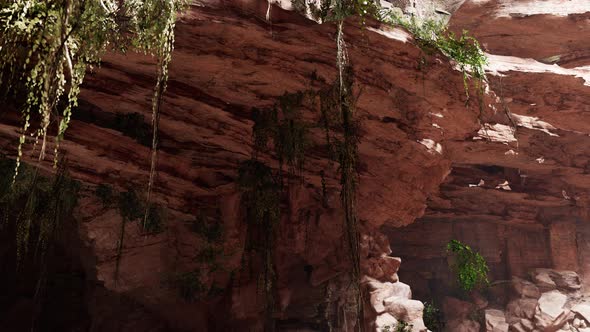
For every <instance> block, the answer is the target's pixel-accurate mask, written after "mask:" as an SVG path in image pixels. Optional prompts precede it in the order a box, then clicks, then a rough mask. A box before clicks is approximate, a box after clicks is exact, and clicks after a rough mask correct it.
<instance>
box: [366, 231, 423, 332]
mask: <svg viewBox="0 0 590 332" xmlns="http://www.w3.org/2000/svg"><path fill="white" fill-rule="evenodd" d="M389 254H391V248H390V247H389V241H388V240H387V238H386V237H385V236H384V235H382V234H374V235H364V236H363V238H362V241H361V257H362V258H363V259H362V260H361V270H362V271H363V274H364V276H363V279H362V282H361V284H362V288H363V293H364V294H365V299H366V301H367V306H366V308H367V309H368V310H367V311H368V312H367V313H366V320H365V321H366V322H368V325H369V326H370V328H371V329H373V330H374V331H376V332H382V331H387V329H389V331H395V328H396V327H397V326H398V324H400V323H401V322H405V323H408V324H409V325H411V331H412V332H426V331H427V329H426V326H425V325H424V321H423V320H422V312H423V310H424V304H423V303H422V302H420V301H417V300H412V290H411V289H410V286H408V285H407V284H404V283H402V282H400V281H399V280H398V276H397V271H398V269H399V266H400V264H401V259H400V258H398V257H391V256H389Z"/></svg>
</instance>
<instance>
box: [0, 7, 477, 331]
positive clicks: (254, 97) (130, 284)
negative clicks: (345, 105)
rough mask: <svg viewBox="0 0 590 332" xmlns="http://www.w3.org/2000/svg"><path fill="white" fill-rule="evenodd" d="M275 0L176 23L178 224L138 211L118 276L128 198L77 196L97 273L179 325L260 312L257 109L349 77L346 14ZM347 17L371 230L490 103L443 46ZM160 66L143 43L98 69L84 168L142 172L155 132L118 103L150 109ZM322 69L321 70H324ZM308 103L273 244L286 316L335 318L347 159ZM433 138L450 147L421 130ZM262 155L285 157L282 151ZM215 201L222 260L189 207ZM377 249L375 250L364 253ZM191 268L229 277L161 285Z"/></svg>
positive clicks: (92, 81)
mask: <svg viewBox="0 0 590 332" xmlns="http://www.w3.org/2000/svg"><path fill="white" fill-rule="evenodd" d="M265 11H266V3H263V2H258V1H256V2H241V3H237V4H232V3H226V2H222V3H209V4H207V5H206V6H194V7H192V8H191V10H190V12H189V13H187V14H186V15H185V16H183V18H182V20H181V22H180V23H179V24H178V26H177V33H176V35H177V38H176V49H175V52H174V55H173V59H174V60H173V63H172V66H171V72H170V80H169V87H168V91H167V93H166V96H165V99H164V104H163V111H162V114H161V124H160V130H161V147H160V152H159V161H158V176H157V180H156V182H155V187H154V189H155V201H156V202H157V203H158V204H160V205H163V206H166V207H167V208H168V209H170V211H168V215H167V218H166V222H165V225H166V230H165V232H163V233H161V234H159V235H155V236H147V237H146V236H145V235H142V233H141V231H140V229H139V227H138V225H137V224H135V223H130V224H127V225H126V226H125V227H126V235H125V238H124V248H123V255H122V257H121V262H120V270H119V278H118V281H117V282H115V280H114V279H113V275H114V270H115V264H116V263H115V262H116V259H115V257H116V248H117V243H118V236H119V229H120V225H121V222H122V221H121V217H120V216H119V214H118V212H117V211H116V209H114V208H110V209H105V208H103V207H102V205H101V203H100V202H99V200H98V198H97V197H95V196H94V195H93V193H92V191H93V189H92V187H89V188H88V189H87V190H86V191H85V195H84V198H83V199H82V202H81V205H80V208H79V211H78V219H79V220H81V221H82V223H81V227H80V235H81V237H82V238H83V239H84V240H85V244H86V245H87V246H88V247H90V248H91V250H92V252H93V254H94V255H95V256H96V260H97V261H96V266H95V267H94V268H95V269H96V275H97V279H98V280H99V281H100V282H103V283H104V285H105V287H106V288H107V289H109V290H112V291H115V292H117V293H119V294H123V295H125V296H127V297H129V298H131V299H132V300H133V301H135V302H137V303H139V304H141V305H142V306H145V307H146V308H147V309H148V310H149V311H150V312H154V313H157V316H158V317H160V318H161V319H163V320H164V321H166V322H167V324H169V326H170V327H171V328H173V329H181V330H191V331H205V330H207V331H230V330H233V329H237V328H238V327H239V328H240V329H243V328H244V326H249V328H250V329H252V330H257V329H258V328H260V326H261V325H260V324H261V320H260V314H261V310H262V304H263V302H262V301H261V298H260V292H259V291H257V280H256V279H257V278H256V274H255V272H256V271H254V274H248V273H244V271H242V270H240V266H241V265H242V260H241V257H242V250H243V246H244V235H245V231H246V228H245V227H246V226H245V222H244V212H243V209H242V208H241V205H240V194H239V190H238V189H237V186H236V177H237V169H238V165H239V163H240V162H241V161H244V160H247V159H248V158H249V157H250V154H251V150H252V139H251V135H252V131H251V130H252V125H253V122H252V120H251V118H252V117H251V110H252V108H253V107H258V108H264V107H269V106H271V105H273V104H274V103H275V101H276V100H277V98H278V97H279V96H281V95H282V94H283V93H285V92H295V91H298V90H304V89H310V88H311V89H320V88H322V87H325V84H324V83H322V82H331V81H332V80H334V78H335V73H336V68H335V54H336V49H335V42H334V38H335V30H334V26H333V25H331V24H325V25H318V24H316V23H314V22H311V21H309V20H306V19H304V18H302V17H301V16H299V15H297V14H294V13H290V12H285V11H282V10H281V9H279V8H277V7H273V10H272V22H267V21H265V20H264V19H263V18H264V14H265ZM345 33H346V40H347V42H348V52H349V55H350V59H351V63H352V64H353V65H354V70H355V82H354V83H355V91H354V93H355V95H357V96H358V102H357V109H356V118H357V119H358V120H359V123H360V143H359V159H358V160H359V165H358V170H359V188H358V196H357V202H358V203H357V212H358V217H359V222H360V225H361V229H362V232H363V233H364V234H372V233H374V232H375V231H376V229H377V228H379V227H380V226H382V225H389V226H391V227H397V226H401V225H406V224H409V223H411V222H413V220H414V219H415V218H416V217H418V216H420V215H421V214H422V213H423V212H424V209H425V207H426V204H425V202H426V198H427V197H428V196H429V195H430V193H431V192H432V191H434V190H436V188H437V187H438V186H439V184H440V182H441V181H442V180H443V179H444V178H445V176H446V175H447V174H448V171H449V166H450V161H449V159H448V154H447V151H446V142H448V141H452V140H458V141H460V140H463V139H464V138H465V137H467V136H468V135H469V134H470V133H473V132H475V131H477V128H478V126H477V116H478V112H477V111H476V110H475V107H472V106H474V105H471V106H470V107H465V94H464V91H463V81H462V76H461V74H460V73H459V72H457V71H455V70H453V69H452V66H451V65H450V64H449V63H448V61H447V60H446V59H445V58H444V57H442V56H440V55H437V56H433V57H428V58H427V61H428V63H429V65H428V67H427V68H426V69H424V70H423V71H422V72H421V71H420V70H419V69H418V61H419V59H420V57H421V52H420V51H419V49H418V48H417V47H416V46H414V45H413V44H411V43H403V42H399V41H396V40H391V39H388V38H386V37H384V36H382V35H380V34H377V33H374V32H371V31H369V30H367V29H361V28H359V26H358V22H355V21H351V22H349V24H347V26H346V28H345ZM154 69H155V68H154V63H153V59H150V58H147V57H144V56H140V55H135V54H127V55H126V56H115V55H109V56H107V57H106V58H105V59H104V61H103V63H102V64H101V66H100V68H96V69H95V70H93V71H92V72H91V73H89V75H88V77H87V80H86V82H85V85H84V89H83V91H82V93H81V99H82V102H81V106H80V109H78V110H77V112H78V113H77V115H75V116H74V120H73V121H72V124H71V126H70V129H69V130H68V133H67V135H66V141H64V142H63V143H62V146H61V148H62V150H63V152H64V153H65V154H66V155H67V158H68V166H69V170H70V172H71V174H72V175H73V176H74V177H75V178H77V179H79V180H82V181H84V182H85V183H86V184H89V185H92V184H99V183H108V184H111V185H114V186H115V188H116V189H118V190H125V188H127V187H129V186H133V187H135V188H138V189H139V190H140V191H141V190H142V188H144V186H145V184H146V182H147V175H148V174H147V172H148V169H149V167H148V166H149V165H148V160H149V158H148V154H149V148H148V147H146V146H143V145H140V144H138V143H137V141H135V140H134V139H132V138H129V137H126V136H124V135H122V133H121V132H118V131H116V130H113V129H109V128H107V126H106V125H105V124H106V123H108V122H109V121H112V118H113V116H114V114H113V113H115V112H122V113H130V112H138V113H141V114H143V115H145V117H146V120H147V119H149V116H150V100H151V94H152V88H153V84H154ZM312 76H316V80H315V83H310V82H311V81H312V79H311V77H312ZM13 115H14V116H13V117H7V118H4V119H3V124H2V125H0V140H1V142H2V147H3V150H4V151H7V152H12V153H14V148H15V146H16V143H15V142H16V139H17V137H18V125H19V122H18V120H17V117H16V114H13ZM302 118H303V119H304V120H305V121H306V122H307V123H309V124H310V125H311V135H310V136H311V137H310V139H311V148H310V150H309V151H308V154H307V156H306V162H305V165H304V167H303V170H302V174H301V179H302V180H303V181H302V182H301V181H299V180H298V179H294V180H292V181H289V185H288V188H287V189H286V190H285V192H284V194H283V199H282V201H283V203H282V211H283V214H282V218H281V222H280V226H279V229H278V238H277V240H276V243H277V247H276V248H275V261H276V265H277V273H278V281H277V284H278V303H279V305H278V312H277V315H276V316H277V319H278V321H279V323H278V324H279V325H278V326H279V328H280V330H285V331H288V330H295V329H300V328H309V329H316V330H317V329H320V330H321V329H323V327H322V326H325V324H326V322H325V321H326V319H325V317H324V313H323V312H322V310H324V311H325V309H322V306H325V305H326V302H328V303H329V301H330V299H327V298H326V297H327V295H326V291H327V289H328V288H330V287H332V288H334V287H336V289H339V290H342V289H345V284H344V281H345V280H346V278H343V276H345V275H346V274H347V273H348V271H349V269H350V267H349V265H348V263H347V260H348V258H347V257H348V254H347V252H346V249H345V248H346V247H345V245H344V240H343V236H342V220H343V215H342V210H341V206H340V199H339V179H338V171H337V165H336V164H335V163H334V162H333V161H330V160H329V158H327V155H326V153H325V152H324V151H326V147H325V142H324V134H323V130H322V128H321V127H319V126H316V124H317V123H319V119H320V114H319V110H314V109H306V110H304V112H303V115H302ZM433 123H436V124H437V126H433ZM423 139H430V140H433V141H434V142H435V143H438V144H440V145H441V146H442V150H441V151H440V152H437V151H435V150H433V149H429V148H427V147H426V146H424V145H422V144H420V143H419V141H421V140H423ZM49 158H51V156H49ZM264 159H265V160H268V161H270V162H271V163H272V165H274V166H275V167H276V166H277V163H276V161H273V159H275V156H274V155H272V154H271V153H269V154H268V155H265V156H264ZM50 165H51V161H50V160H47V161H46V162H44V163H43V164H42V166H43V167H45V168H46V169H50ZM322 170H323V171H324V172H325V174H326V187H327V188H326V189H327V190H326V191H327V204H326V205H324V204H322V200H323V199H322V189H321V188H322V187H321V177H320V171H322ZM300 182H301V183H300ZM201 214H202V215H204V217H205V218H206V219H207V220H210V221H213V222H216V223H222V224H223V229H224V238H223V244H222V245H221V248H222V249H223V251H222V253H221V254H220V255H219V256H218V257H216V258H215V260H216V265H218V266H220V267H221V268H213V267H212V265H211V264H204V263H199V262H196V261H195V260H196V258H195V257H196V256H197V255H198V253H199V252H200V251H201V250H202V249H203V248H205V247H206V246H207V244H206V243H205V242H204V240H203V238H202V237H199V236H197V235H196V234H194V233H192V232H191V231H190V230H189V227H188V226H187V221H191V220H194V219H195V216H197V215H201ZM376 235H377V236H378V233H377V234H376ZM368 241H371V240H368ZM386 247H387V246H385V247H383V248H385V249H379V250H382V252H381V253H380V254H377V253H375V252H374V250H373V249H370V250H368V251H367V252H366V253H365V255H366V256H367V257H363V266H364V268H365V271H364V273H369V275H370V276H372V277H376V278H379V279H383V280H389V279H391V280H390V281H395V280H393V279H397V276H396V275H394V274H392V273H394V272H395V270H397V267H398V266H399V262H397V261H395V260H393V261H392V263H395V264H393V265H395V266H393V265H392V264H389V263H387V264H385V263H383V262H384V261H386V260H388V259H389V258H388V257H380V255H382V254H384V255H387V254H389V252H385V250H386V249H387V248H386ZM376 248H380V247H379V246H377V247H376ZM369 256H371V257H373V258H371V260H370V261H368V262H365V261H364V260H365V259H369ZM389 260H391V259H389ZM394 261H395V262H394ZM396 262H397V263H396ZM382 264H384V265H382ZM384 269H385V272H386V274H387V275H385V273H384V272H383V271H384ZM388 269H393V270H391V271H390V270H388ZM192 270H195V271H199V273H202V274H203V281H204V283H205V285H206V286H207V287H210V286H212V285H213V284H215V285H217V286H219V287H221V288H222V289H224V291H223V295H222V296H217V297H214V298H212V299H209V300H207V301H197V302H194V303H189V302H186V301H183V300H181V299H180V298H179V297H178V295H177V292H176V291H175V290H173V289H170V288H168V287H164V286H163V285H162V280H163V279H164V278H165V277H166V276H167V275H170V274H173V273H177V272H187V271H192ZM378 271H381V272H378ZM343 280H344V281H343ZM336 300H337V299H336ZM336 300H334V299H332V300H331V301H336ZM338 301H339V300H338ZM368 315H374V313H371V312H368ZM336 327H337V328H340V329H342V328H343V327H342V326H336Z"/></svg>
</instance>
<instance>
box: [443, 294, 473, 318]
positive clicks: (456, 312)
mask: <svg viewBox="0 0 590 332" xmlns="http://www.w3.org/2000/svg"><path fill="white" fill-rule="evenodd" d="M475 310H477V307H476V306H475V305H474V304H473V303H471V302H467V301H462V300H459V299H457V298H454V297H450V296H447V297H445V298H444V300H443V312H444V313H445V316H446V317H447V318H448V319H449V320H454V319H457V320H466V319H467V317H469V315H470V314H471V313H473V312H474V311H475Z"/></svg>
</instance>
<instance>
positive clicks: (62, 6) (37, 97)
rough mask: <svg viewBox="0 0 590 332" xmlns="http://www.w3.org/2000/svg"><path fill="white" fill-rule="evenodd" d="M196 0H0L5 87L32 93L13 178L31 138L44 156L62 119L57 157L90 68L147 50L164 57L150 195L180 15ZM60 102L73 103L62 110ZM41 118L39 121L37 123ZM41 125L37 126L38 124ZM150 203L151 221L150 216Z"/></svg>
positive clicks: (0, 67)
mask: <svg viewBox="0 0 590 332" xmlns="http://www.w3.org/2000/svg"><path fill="white" fill-rule="evenodd" d="M187 3H188V0H82V1H73V0H0V26H1V27H3V28H2V30H0V90H3V92H4V95H8V93H9V91H11V92H12V93H14V95H15V96H16V97H19V96H21V95H24V96H25V97H24V100H25V101H24V103H23V105H22V117H23V128H22V132H21V136H20V139H19V143H18V155H17V162H16V166H15V173H14V178H13V182H15V181H16V176H17V174H18V168H19V165H20V160H21V158H22V153H23V151H22V150H23V145H24V144H25V142H26V137H27V135H29V134H30V135H31V136H33V137H34V138H35V145H37V142H38V141H39V139H40V140H41V147H40V150H39V160H43V159H44V156H45V152H46V149H47V145H48V142H47V135H48V134H49V129H50V128H49V127H50V125H51V124H52V123H55V124H56V128H55V130H56V134H55V151H54V162H55V163H57V160H58V157H57V153H58V148H59V144H60V141H61V140H62V139H63V136H64V134H65V132H66V129H67V128H68V125H69V122H70V119H71V115H72V114H71V113H72V109H74V108H75V107H76V106H77V104H78V94H79V93H80V85H81V84H82V81H83V80H84V75H85V73H86V70H87V68H88V67H89V66H92V65H93V64H99V63H100V60H101V57H102V55H103V54H104V53H105V52H106V51H107V50H109V51H120V52H125V51H127V50H129V49H130V50H134V51H140V52H144V53H149V54H152V55H155V56H156V57H157V59H158V65H157V81H156V87H155V91H154V97H153V101H152V127H153V135H152V156H151V166H150V177H149V183H148V193H147V199H148V200H149V199H150V195H151V189H152V185H153V182H154V176H155V164H156V157H157V152H156V151H157V141H158V139H157V130H158V119H159V113H160V107H161V102H162V95H163V93H164V91H165V90H166V82H167V79H168V66H169V64H170V60H171V56H172V49H173V44H174V25H175V22H176V12H177V11H178V10H180V9H181V8H182V7H184V6H185V5H186V4H187ZM59 105H65V106H64V107H59ZM34 123H38V125H33V124H34ZM33 127H35V129H33V130H31V128H33ZM149 211H150V208H149V205H148V206H147V207H146V212H145V219H144V223H145V222H147V219H148V215H149Z"/></svg>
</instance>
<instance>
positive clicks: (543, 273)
mask: <svg viewBox="0 0 590 332" xmlns="http://www.w3.org/2000/svg"><path fill="white" fill-rule="evenodd" d="M549 271H550V270H549V269H535V270H533V271H531V280H533V282H534V283H535V285H537V287H539V290H540V291H541V292H548V291H551V290H554V289H556V288H557V285H556V284H555V281H553V279H552V278H551V276H550V275H549Z"/></svg>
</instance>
